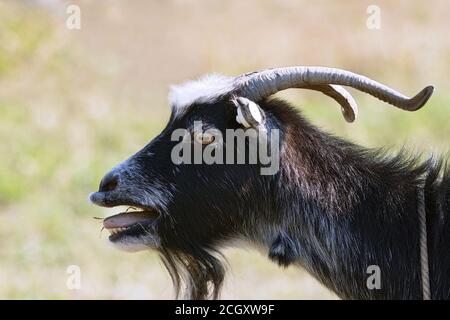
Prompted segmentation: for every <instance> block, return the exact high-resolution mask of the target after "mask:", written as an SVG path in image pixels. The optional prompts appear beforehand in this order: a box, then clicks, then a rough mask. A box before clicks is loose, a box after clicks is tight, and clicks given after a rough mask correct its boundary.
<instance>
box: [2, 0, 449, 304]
mask: <svg viewBox="0 0 450 320" xmlns="http://www.w3.org/2000/svg"><path fill="white" fill-rule="evenodd" d="M68 4H77V5H79V6H80V8H81V29H80V30H69V29H67V28H66V19H67V17H68V14H67V13H66V8H67V5H68ZM371 4H375V5H378V6H379V8H380V9H381V28H380V29H377V30H371V29H369V28H367V26H366V20H367V19H368V17H369V14H367V12H366V10H367V7H368V6H369V5H371ZM449 16H450V3H449V2H448V1H445V0H442V1H434V0H433V1H395V2H392V1H372V0H370V1H361V0H358V1H356V0H355V1H322V0H319V1H314V2H312V1H294V0H280V1H268V0H246V1H237V0H236V1H235V0H233V1H217V0H212V1H211V0H209V1H206V0H203V1H193V0H192V1H191V0H166V1H143V0H141V1H138V0H133V1H120V0H116V1H114V0H109V1H70V2H68V1H59V0H53V1H52V0H40V1H31V0H29V1H7V0H6V1H5V0H3V1H0V139H1V140H0V298H2V299H4V298H13V299H17V298H26V299H35V298H41V299H43V298H44V299H47V298H51V299H53V298H55V299H79V298H88V299H94V298H106V299H109V298H112V299H118V298H138V299H161V298H162V299H165V298H172V297H173V292H172V287H171V282H170V278H169V276H168V275H167V273H166V271H165V270H164V268H163V267H162V265H161V263H160V262H159V258H158V257H157V255H156V254H155V253H149V252H141V253H136V254H127V253H122V252H119V251H116V250H115V249H114V248H112V247H110V246H108V245H107V243H106V233H104V234H103V235H102V234H101V233H100V227H101V226H100V223H99V221H98V220H94V219H93V217H94V216H99V217H105V216H107V215H110V214H112V213H113V212H115V211H119V209H114V210H106V209H102V208H98V207H95V206H93V205H91V204H89V203H88V201H87V196H88V194H89V193H90V192H92V191H95V190H96V189H97V186H98V183H99V181H100V179H101V178H102V176H103V175H104V174H105V173H106V172H107V171H108V170H109V169H110V168H111V167H112V166H114V165H115V164H117V163H118V162H120V161H122V160H124V159H125V158H127V157H128V156H129V155H131V154H132V153H133V152H135V151H137V150H138V149H140V148H141V147H142V146H144V145H145V144H146V143H147V142H148V141H149V140H150V139H151V138H153V137H154V136H155V135H157V134H158V132H159V131H160V130H161V129H162V128H163V126H164V125H165V122H166V121H167V119H168V117H169V113H170V108H169V107H168V105H167V89H168V85H169V84H172V83H178V82H181V81H185V80H187V79H192V78H195V77H198V76H200V75H202V74H205V73H210V72H219V73H224V74H228V75H236V74H239V73H243V72H247V71H252V70H256V69H261V68H265V67H276V66H289V65H326V66H333V67H339V68H343V69H348V70H351V71H354V72H358V73H362V74H365V75H368V76H370V77H372V78H374V79H376V80H378V81H380V82H383V83H385V84H388V85H390V86H393V87H394V88H397V89H398V90H400V91H401V92H404V93H405V94H408V95H412V94H415V93H416V92H418V91H419V90H420V89H422V88H423V87H424V86H425V85H428V84H433V85H435V88H436V90H435V94H434V96H433V97H432V99H431V100H430V102H429V103H428V105H427V106H426V107H425V108H424V109H423V110H420V111H418V112H416V113H407V112H402V111H399V110H396V109H394V108H392V107H389V106H388V105H386V104H383V103H381V102H380V101H378V100H375V99H373V98H371V97H368V96H365V95H363V94H361V93H359V92H355V91H352V92H354V94H355V98H356V99H357V101H358V102H359V105H360V115H359V119H358V120H357V122H356V123H354V124H347V123H346V122H345V121H344V120H343V119H342V117H341V115H340V111H339V108H337V107H336V105H335V103H334V102H333V101H331V100H329V99H328V98H326V97H324V96H321V95H318V94H314V93H311V92H305V91H301V90H290V91H288V92H283V93H282V94H280V96H282V97H284V98H287V99H289V100H290V101H291V102H293V103H294V104H295V105H296V106H298V107H299V108H301V109H302V110H303V111H304V114H305V115H306V116H307V117H308V118H309V119H311V121H312V122H313V123H315V124H317V125H318V126H320V127H322V128H324V129H325V130H327V131H329V132H332V133H335V134H337V135H339V136H342V137H345V138H347V139H350V140H352V141H355V142H357V143H360V144H362V145H364V146H370V147H381V146H386V147H389V148H391V150H396V149H399V148H400V147H401V146H402V145H407V146H408V148H409V149H411V150H414V151H417V152H419V151H422V152H427V153H428V152H435V153H445V152H446V151H447V150H448V137H449V134H450V126H449V125H448V119H449V118H450V90H449V83H450V80H449V75H450V37H449V21H448V17H449ZM225 255H226V256H227V257H228V259H229V269H230V273H229V274H228V277H227V280H226V285H225V290H224V293H223V295H222V297H223V298H232V299H233V298H245V299H258V298H284V299H303V298H306V299H335V298H336V297H335V296H334V295H333V294H332V293H330V292H329V291H328V290H327V289H325V288H323V287H322V286H321V285H319V284H318V283H317V282H316V281H315V280H314V279H312V278H311V277H310V276H309V275H307V274H306V273H305V272H304V271H302V270H298V269H292V268H289V269H287V270H285V271H283V270H282V269H279V268H278V267H277V266H275V265H274V264H272V263H270V262H269V261H268V260H267V259H266V257H264V256H262V255H261V254H258V253H255V252H252V251H244V250H242V249H230V250H227V251H226V253H225ZM69 265H78V266H79V267H80V269H81V288H80V290H69V289H68V288H67V286H66V281H67V277H68V274H67V273H66V270H67V267H68V266H69Z"/></svg>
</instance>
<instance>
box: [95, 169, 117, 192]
mask: <svg viewBox="0 0 450 320" xmlns="http://www.w3.org/2000/svg"><path fill="white" fill-rule="evenodd" d="M118 183H119V177H118V176H117V175H116V174H111V173H108V174H107V175H106V176H105V177H104V178H103V179H102V181H100V186H99V191H101V192H106V191H113V190H114V189H116V187H117V184H118Z"/></svg>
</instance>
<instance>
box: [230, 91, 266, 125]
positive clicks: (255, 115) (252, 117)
mask: <svg viewBox="0 0 450 320" xmlns="http://www.w3.org/2000/svg"><path fill="white" fill-rule="evenodd" d="M231 101H232V102H233V104H234V105H235V106H236V110H237V114H236V121H237V122H238V123H240V124H242V125H243V126H244V127H246V128H251V127H254V128H256V127H258V126H260V125H262V124H263V123H264V119H265V115H264V111H263V110H262V109H261V108H260V107H259V106H258V105H257V104H256V103H255V102H253V101H251V100H249V99H247V98H244V97H233V98H232V99H231Z"/></svg>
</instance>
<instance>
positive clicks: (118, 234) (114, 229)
mask: <svg viewBox="0 0 450 320" xmlns="http://www.w3.org/2000/svg"><path fill="white" fill-rule="evenodd" d="M130 209H131V208H129V209H127V211H125V212H121V213H118V214H115V215H113V216H110V217H107V218H105V219H104V220H103V227H104V228H105V229H106V230H108V231H109V232H110V236H109V240H110V241H112V242H114V241H117V240H118V239H120V238H122V237H124V236H138V235H141V234H143V233H145V232H149V227H150V226H151V225H153V224H154V223H155V222H156V220H157V219H158V217H159V213H158V211H157V210H156V209H154V208H148V207H146V208H139V209H137V210H130Z"/></svg>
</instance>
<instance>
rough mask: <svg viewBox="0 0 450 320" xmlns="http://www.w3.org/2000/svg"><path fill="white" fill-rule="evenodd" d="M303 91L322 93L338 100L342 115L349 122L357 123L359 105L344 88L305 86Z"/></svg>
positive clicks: (332, 85) (333, 85) (330, 85)
mask: <svg viewBox="0 0 450 320" xmlns="http://www.w3.org/2000/svg"><path fill="white" fill-rule="evenodd" d="M302 89H310V90H316V91H320V92H322V93H323V94H325V95H327V96H329V97H330V98H333V99H334V100H336V102H337V103H339V104H340V105H341V110H342V115H343V116H344V119H345V120H346V121H347V122H353V121H355V119H356V117H357V116H358V105H357V104H356V101H355V99H353V97H352V96H351V94H350V93H349V92H348V91H347V90H345V89H344V88H343V87H341V86H338V85H336V84H324V85H312V86H304V87H302Z"/></svg>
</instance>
